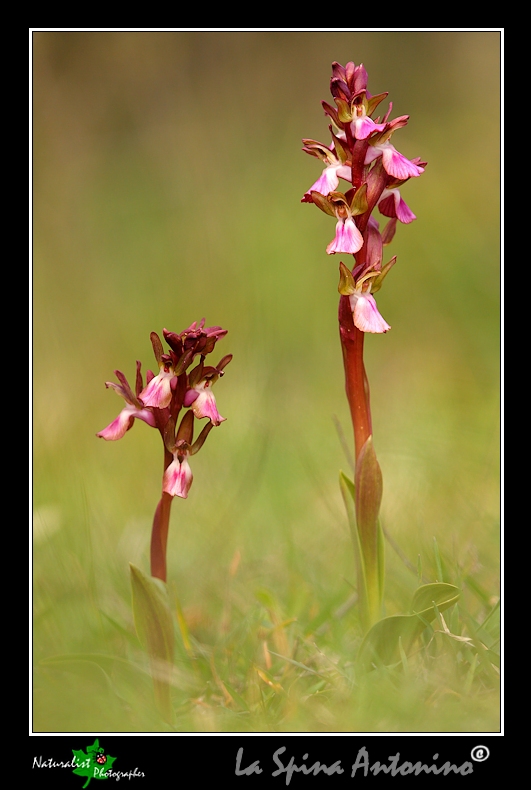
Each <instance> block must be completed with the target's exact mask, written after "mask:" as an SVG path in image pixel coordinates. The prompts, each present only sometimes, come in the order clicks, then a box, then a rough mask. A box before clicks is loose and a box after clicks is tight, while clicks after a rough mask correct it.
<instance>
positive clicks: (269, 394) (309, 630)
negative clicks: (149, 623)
mask: <svg viewBox="0 0 531 790" xmlns="http://www.w3.org/2000/svg"><path fill="white" fill-rule="evenodd" d="M334 60H337V61H339V62H340V63H343V64H345V63H346V61H348V60H353V61H354V62H355V63H356V64H359V63H360V62H362V63H363V64H364V65H365V67H366V68H367V70H368V74H369V84H368V87H369V91H370V92H371V93H372V94H376V93H380V92H382V91H389V99H390V100H392V102H393V112H392V117H395V116H398V115H402V114H409V115H410V123H409V125H408V126H407V127H406V128H405V129H402V130H400V131H398V132H397V133H396V134H395V136H394V137H393V143H394V144H395V146H396V147H397V148H398V150H400V151H401V152H402V153H403V154H405V155H406V156H408V157H409V158H413V157H415V156H420V157H422V158H423V159H425V160H427V162H428V167H427V168H426V172H425V173H424V174H423V175H422V176H421V177H420V178H418V179H411V180H410V181H409V182H408V183H407V184H406V185H405V187H404V188H403V191H402V195H403V197H404V199H405V200H406V202H407V203H408V204H409V206H410V207H411V209H412V210H413V211H414V213H415V214H416V215H417V217H418V219H417V221H416V222H414V223H412V224H411V225H409V226H399V228H398V230H397V234H396V236H395V239H394V241H393V244H392V245H391V246H390V247H388V248H386V252H387V253H388V254H387V257H386V258H385V260H387V259H388V258H390V257H391V255H393V254H396V255H397V256H398V262H397V265H396V266H395V267H394V269H393V271H392V272H391V274H390V275H389V277H388V278H387V279H386V282H385V284H384V287H383V289H382V291H381V292H380V294H379V295H378V305H379V308H380V310H381V313H382V315H383V316H384V318H385V319H386V320H387V321H388V322H389V323H390V324H391V325H392V331H391V332H389V333H388V334H386V335H381V336H370V337H368V338H367V340H366V345H365V348H366V352H365V358H366V366H367V370H368V375H369V380H370V383H371V396H372V412H373V428H374V441H375V448H376V452H377V454H378V458H379V461H380V465H381V467H382V471H383V478H384V498H383V505H382V520H383V524H384V528H385V530H386V531H387V533H388V534H389V535H390V536H391V538H392V541H393V543H394V544H395V545H396V546H397V547H398V549H399V551H400V554H401V556H399V554H398V553H397V552H396V551H395V550H394V549H393V547H392V546H391V545H390V544H389V545H388V547H387V573H388V577H387V578H388V581H387V593H386V607H387V613H388V614H393V613H396V612H402V611H404V607H405V606H407V603H406V602H407V601H409V599H410V598H411V595H412V592H413V591H414V590H415V587H416V585H417V571H416V569H417V563H418V558H419V556H420V562H421V568H422V569H421V573H422V576H423V577H424V578H425V579H426V580H428V581H434V580H435V579H436V578H437V577H438V575H440V574H438V573H437V567H436V561H435V555H434V548H433V547H434V538H436V541H437V545H438V547H439V551H440V554H441V556H442V564H443V574H444V576H445V579H444V580H445V581H450V582H452V583H455V584H458V586H460V587H461V588H462V590H463V594H462V607H463V612H465V615H463V616H466V617H472V618H474V620H475V622H481V621H482V620H483V619H484V618H485V617H486V616H487V615H488V613H489V611H490V610H491V608H492V606H493V605H494V604H495V603H496V601H497V599H498V596H499V430H500V428H499V362H500V356H499V353H500V352H499V339H500V329H499V299H500V263H499V250H500V236H499V228H500V205H499V198H500V173H499V164H500V149H499V142H500V141H499V116H498V112H497V109H496V108H498V106H499V95H500V94H499V91H500V85H499V77H500V34H499V33H497V32H422V31H417V32H35V33H34V34H33V134H34V170H33V185H34V203H33V211H34V216H33V219H34V236H33V245H34V246H33V251H34V268H33V307H34V312H33V330H34V336H33V343H34V345H33V388H34V401H33V402H34V414H33V419H34V423H33V449H34V480H33V504H34V544H33V572H34V607H35V614H34V624H33V646H34V659H35V675H34V697H33V728H34V731H36V732H55V731H57V732H63V731H65V732H70V731H98V732H102V731H124V732H135V731H138V732H141V731H159V730H161V731H162V730H163V731H166V730H171V727H169V726H168V725H166V724H165V723H164V722H162V721H161V720H160V719H159V718H158V716H157V713H156V711H154V709H153V702H152V690H151V684H150V678H149V675H148V673H147V666H148V665H147V662H146V660H145V656H144V655H143V654H142V652H141V650H140V647H139V645H138V643H137V641H136V636H135V632H134V625H133V621H132V614H131V593H130V581H129V562H132V563H133V564H135V565H137V566H138V567H140V568H142V569H143V570H144V571H145V572H149V540H150V530H151V521H152V517H153V512H154V509H155V506H156V504H157V501H158V499H159V496H160V484H161V472H162V446H161V442H160V438H159V435H158V433H157V432H156V431H153V430H150V429H148V427H147V426H146V425H144V424H143V423H140V422H136V423H135V425H134V427H133V429H132V430H131V431H130V432H129V433H128V434H127V435H126V436H125V437H124V438H123V439H122V440H121V441H119V442H104V441H101V440H99V439H97V438H96V436H95V434H96V432H97V431H99V430H101V429H102V428H103V427H105V426H106V425H107V424H108V423H109V422H111V420H112V419H114V417H115V416H116V415H117V414H118V411H119V410H120V409H121V408H122V403H121V401H120V400H119V399H118V398H117V397H116V396H115V394H114V393H112V392H111V391H110V390H106V389H105V386H104V382H105V381H106V380H115V378H114V375H113V371H114V369H116V368H118V369H119V370H121V371H123V372H124V373H125V374H126V376H128V377H129V378H130V380H131V381H132V380H133V378H134V370H135V361H136V360H137V359H139V360H141V361H142V363H143V370H144V371H145V370H146V369H147V368H149V367H151V368H152V367H153V366H155V364H156V363H155V361H154V358H153V352H152V349H151V344H150V341H149V333H150V332H151V331H153V330H154V331H157V332H158V333H159V334H161V332H162V328H163V327H167V328H168V329H171V330H173V331H175V332H181V331H182V330H183V329H184V328H185V327H187V326H188V325H189V324H190V323H191V322H192V321H194V320H199V319H201V318H202V317H205V318H206V321H207V325H212V324H218V325H221V326H223V327H224V328H226V329H228V330H229V333H228V335H227V337H226V338H225V339H224V340H223V341H222V342H221V343H220V344H218V347H217V349H216V353H215V354H214V356H215V357H216V359H215V360H213V363H215V362H217V358H218V357H219V358H221V356H222V355H223V354H227V353H233V354H234V359H233V361H232V363H231V365H230V366H229V367H228V368H227V373H226V376H225V377H224V378H223V380H222V381H220V382H218V384H217V385H216V391H215V392H216V397H217V403H218V408H219V410H220V412H221V414H222V415H224V416H225V417H226V418H227V421H226V422H224V423H223V424H222V425H221V426H220V427H219V428H218V429H216V430H214V431H213V432H212V433H211V435H210V436H209V439H208V442H207V443H206V445H205V447H204V448H203V449H202V451H201V453H200V454H199V455H198V456H196V457H195V458H194V459H192V462H193V463H192V466H193V472H194V483H193V486H192V489H191V491H190V496H189V498H188V499H187V500H186V501H184V500H175V501H174V503H173V512H172V522H171V529H170V537H169V551H168V580H169V584H170V587H171V589H172V594H173V595H174V596H175V600H176V601H178V602H179V605H180V607H181V609H182V613H183V623H184V625H183V629H184V639H183V637H182V636H181V635H179V637H178V641H179V644H180V648H179V649H180V650H181V654H180V655H181V658H180V659H179V661H178V662H177V669H176V680H175V689H174V691H175V708H176V714H177V718H176V724H175V725H174V729H175V730H177V731H197V732H201V731H208V730H212V731H247V730H249V731H260V730H265V731H268V730H276V731H285V732H290V731H294V732H297V731H308V732H313V731H328V732H333V731H369V732H373V731H374V732H384V731H397V732H401V731H403V732H414V731H451V732H453V731H457V732H460V731H464V732H469V731H478V732H482V731H485V732H492V731H497V730H498V728H499V718H498V716H499V704H498V695H497V691H496V683H495V682H494V681H493V680H492V677H490V675H489V674H488V673H487V674H486V675H485V677H483V679H481V678H479V679H477V678H475V677H472V675H473V674H474V673H472V675H470V669H469V668H468V669H467V670H466V672H465V675H466V677H463V671H464V670H463V669H462V667H461V668H460V666H459V661H458V660H457V661H456V660H454V658H455V657H454V658H452V659H451V660H450V659H449V658H448V655H447V651H446V650H442V651H440V653H441V654H440V656H439V660H438V661H433V665H432V666H431V668H429V667H428V668H426V667H427V665H426V664H425V663H424V664H423V665H422V668H421V669H419V668H418V667H417V670H416V674H411V675H409V676H408V673H407V672H403V674H402V676H401V677H400V678H398V677H397V676H395V675H393V674H392V673H391V674H389V675H388V676H380V674H379V673H376V672H375V673H372V676H369V678H368V679H365V680H364V681H363V682H361V681H359V682H358V681H357V680H356V679H354V681H353V680H352V676H351V674H350V673H349V666H351V664H352V661H353V659H354V655H355V650H356V646H357V644H359V639H360V631H359V625H358V620H357V614H356V607H355V605H352V606H349V600H350V601H352V595H353V588H355V584H356V580H355V573H354V558H353V552H352V547H351V543H350V536H349V532H348V527H347V520H346V516H345V512H344V508H343V502H342V500H341V496H340V491H339V486H338V472H339V470H340V469H343V470H345V471H347V472H348V471H349V462H348V459H347V458H346V457H345V453H344V450H343V448H342V443H341V440H340V435H341V432H343V433H344V436H345V438H346V441H347V444H348V445H349V446H350V445H351V444H352V441H351V428H350V423H349V415H348V407H347V402H346V399H345V395H344V383H343V369H342V360H341V352H340V345H339V339H338V329H337V303H338V294H337V283H338V264H339V257H340V256H337V255H336V256H327V255H326V252H325V248H326V245H327V244H328V242H329V241H330V240H331V239H332V238H333V233H334V222H333V220H332V219H331V218H329V217H327V216H325V215H324V214H323V213H321V212H320V211H319V210H318V209H317V208H316V207H315V206H311V205H305V204H301V203H300V199H301V197H302V195H303V193H304V192H305V191H306V190H307V189H308V188H309V186H310V185H311V184H312V183H313V182H314V181H315V180H316V179H317V177H318V176H319V174H320V172H321V169H322V168H321V166H320V163H319V162H318V161H317V160H315V159H313V158H311V157H308V156H307V155H305V154H304V153H302V152H301V146H302V143H301V139H302V138H303V137H310V138H314V139H317V140H321V141H323V142H325V143H327V144H328V142H329V134H328V129H327V119H326V117H325V116H324V114H323V111H322V108H321V106H320V102H321V100H326V101H330V93H329V78H330V73H331V63H332V62H333V61H334ZM382 106H383V107H387V102H385V103H384V105H382ZM493 108H494V109H493ZM338 426H339V430H338ZM439 580H441V579H439ZM455 618H456V622H457V618H458V614H456V615H455ZM463 633H465V632H463ZM268 648H270V649H271V651H274V652H276V653H278V654H280V655H283V656H290V657H291V660H292V661H297V662H299V663H300V664H301V665H305V666H307V667H309V668H310V669H311V668H312V667H313V670H315V671H319V672H321V674H320V675H316V676H315V677H313V679H312V678H311V677H310V680H312V682H313V680H315V681H316V683H315V687H313V686H312V685H311V683H310V684H309V681H308V676H309V675H311V673H305V672H303V671H302V670H300V668H298V667H297V666H296V664H293V663H291V664H290V663H289V662H287V663H286V662H285V661H284V662H283V661H281V660H280V659H278V658H276V657H275V655H271V653H269V652H268ZM465 652H466V651H465ZM312 662H313V663H312ZM319 662H321V663H319ZM319 667H321V669H319ZM326 667H328V669H330V667H332V668H334V667H335V668H336V669H335V670H334V672H335V681H334V682H331V683H323V682H322V679H323V677H324V676H325V675H326V671H327V670H326ZM466 667H469V665H468V664H466ZM290 673H291V674H290ZM275 684H276V685H275Z"/></svg>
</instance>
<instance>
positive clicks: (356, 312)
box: [349, 290, 391, 334]
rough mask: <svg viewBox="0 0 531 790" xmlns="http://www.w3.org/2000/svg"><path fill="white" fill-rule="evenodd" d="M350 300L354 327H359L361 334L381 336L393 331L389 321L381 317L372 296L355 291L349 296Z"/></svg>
mask: <svg viewBox="0 0 531 790" xmlns="http://www.w3.org/2000/svg"><path fill="white" fill-rule="evenodd" d="M349 300H350V308H351V310H352V317H353V319H354V325H355V326H357V327H358V329H359V330H360V331H361V332H373V333H375V334H381V333H383V332H387V331H389V329H391V327H390V326H389V324H388V323H387V321H385V320H384V319H383V318H382V316H381V315H380V312H379V310H378V308H377V306H376V301H375V299H374V296H372V294H370V293H363V291H361V290H360V291H355V293H353V294H351V295H350V296H349Z"/></svg>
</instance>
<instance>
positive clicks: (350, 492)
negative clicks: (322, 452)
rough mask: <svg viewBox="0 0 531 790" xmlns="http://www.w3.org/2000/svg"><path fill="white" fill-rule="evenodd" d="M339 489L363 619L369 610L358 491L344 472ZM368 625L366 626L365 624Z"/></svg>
mask: <svg viewBox="0 0 531 790" xmlns="http://www.w3.org/2000/svg"><path fill="white" fill-rule="evenodd" d="M339 488H340V489H341V494H342V496H343V501H344V503H345V508H346V511H347V518H348V524H349V527H350V534H351V537H352V543H353V544H354V557H355V561H356V581H357V588H358V596H359V599H360V612H361V615H362V619H363V617H364V612H365V611H366V608H367V582H366V579H365V563H364V560H363V551H362V549H361V543H360V537H359V534H358V527H357V524H356V509H355V502H356V489H355V486H354V483H353V482H352V480H350V479H349V478H348V477H347V476H346V474H345V473H344V472H340V473H339ZM365 625H366V624H365Z"/></svg>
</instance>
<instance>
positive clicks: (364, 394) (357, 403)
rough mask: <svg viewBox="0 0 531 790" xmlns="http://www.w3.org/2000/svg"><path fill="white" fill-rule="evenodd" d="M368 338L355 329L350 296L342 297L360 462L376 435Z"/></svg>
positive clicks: (349, 390)
mask: <svg viewBox="0 0 531 790" xmlns="http://www.w3.org/2000/svg"><path fill="white" fill-rule="evenodd" d="M364 334H365V333H364V332H361V331H360V330H359V329H358V328H357V327H356V326H354V321H353V318H352V310H351V307H350V302H349V299H348V296H341V297H340V300H339V336H340V339H341V349H342V351H343V365H344V367H345V389H346V393H347V400H348V403H349V406H350V415H351V418H352V425H353V428H354V447H355V454H356V460H357V458H358V456H359V454H360V451H361V448H362V447H363V445H364V444H365V442H366V441H367V439H368V438H369V436H371V434H372V421H371V411H370V405H369V385H368V380H367V374H366V373H365V366H364V364H363V340H364Z"/></svg>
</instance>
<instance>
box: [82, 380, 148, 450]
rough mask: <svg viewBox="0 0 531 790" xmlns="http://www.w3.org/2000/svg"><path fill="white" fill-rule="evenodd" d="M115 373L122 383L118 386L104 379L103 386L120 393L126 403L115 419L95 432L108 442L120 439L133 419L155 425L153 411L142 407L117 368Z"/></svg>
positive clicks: (130, 426) (131, 425) (131, 424)
mask: <svg viewBox="0 0 531 790" xmlns="http://www.w3.org/2000/svg"><path fill="white" fill-rule="evenodd" d="M116 375H117V377H118V378H119V380H120V381H121V382H122V385H121V386H120V385H119V384H114V382H112V381H106V382H105V386H106V387H107V388H110V389H113V390H114V391H115V392H116V393H117V394H118V395H120V396H121V397H122V398H123V399H124V400H125V401H126V403H127V405H126V406H125V408H123V409H122V411H121V412H120V414H119V415H118V417H116V419H115V420H113V421H112V422H111V423H110V424H109V425H107V427H106V428H104V429H103V430H102V431H100V432H99V433H97V434H96V436H99V438H100V439H105V440H106V441H108V442H114V441H116V440H117V439H121V438H122V436H125V434H126V433H127V431H128V430H129V429H130V428H132V427H133V422H134V421H135V419H137V420H143V422H145V423H147V424H148V425H151V427H152V428H154V427H155V417H154V416H153V412H151V411H150V410H149V409H146V408H144V406H143V405H142V403H140V401H139V400H138V398H136V397H135V395H134V394H133V392H132V390H131V388H130V386H129V383H128V381H127V379H126V378H125V376H124V374H123V373H121V372H120V371H119V370H117V371H116Z"/></svg>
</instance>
